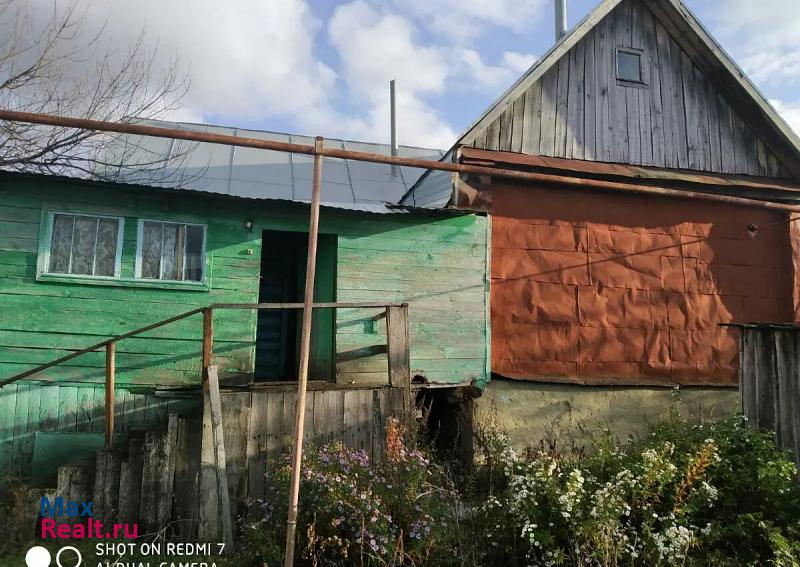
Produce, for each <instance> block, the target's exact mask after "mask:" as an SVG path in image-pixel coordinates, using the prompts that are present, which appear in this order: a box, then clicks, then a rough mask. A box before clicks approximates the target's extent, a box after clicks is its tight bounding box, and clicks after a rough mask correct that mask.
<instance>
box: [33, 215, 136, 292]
mask: <svg viewBox="0 0 800 567" xmlns="http://www.w3.org/2000/svg"><path fill="white" fill-rule="evenodd" d="M122 225H123V219H121V218H118V217H108V216H98V215H86V214H76V213H61V212H52V213H50V242H49V249H48V251H47V254H48V258H47V265H46V269H45V270H46V273H49V274H64V275H75V276H96V277H108V278H113V277H119V268H120V257H121V256H122Z"/></svg>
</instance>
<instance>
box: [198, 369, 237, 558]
mask: <svg viewBox="0 0 800 567" xmlns="http://www.w3.org/2000/svg"><path fill="white" fill-rule="evenodd" d="M203 398H204V400H205V404H204V415H203V441H202V449H201V476H200V510H199V527H198V534H199V535H200V537H201V539H203V538H205V537H208V536H209V535H210V536H211V537H213V538H215V539H216V540H218V541H223V542H225V543H226V544H228V545H230V544H232V543H233V524H232V522H231V506H230V499H229V493H228V474H227V457H226V454H225V437H224V426H223V423H222V419H223V418H222V401H221V398H220V393H219V378H218V374H217V367H216V366H209V367H208V369H207V372H206V387H205V388H204V392H203ZM205 410H208V411H207V413H206V411H205ZM206 490H209V491H211V492H213V493H215V495H216V496H210V495H207V494H204V491H206ZM204 541H211V540H209V539H204Z"/></svg>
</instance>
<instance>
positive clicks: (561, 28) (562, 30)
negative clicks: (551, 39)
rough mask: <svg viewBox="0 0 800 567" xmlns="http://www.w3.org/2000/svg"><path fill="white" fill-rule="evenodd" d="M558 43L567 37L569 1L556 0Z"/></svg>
mask: <svg viewBox="0 0 800 567" xmlns="http://www.w3.org/2000/svg"><path fill="white" fill-rule="evenodd" d="M555 9H556V41H558V40H560V39H561V38H562V37H564V36H565V35H567V0H555Z"/></svg>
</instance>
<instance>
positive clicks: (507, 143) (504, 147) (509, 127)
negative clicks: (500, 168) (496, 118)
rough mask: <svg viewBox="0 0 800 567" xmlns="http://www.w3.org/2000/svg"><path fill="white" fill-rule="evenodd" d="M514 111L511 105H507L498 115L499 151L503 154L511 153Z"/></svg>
mask: <svg viewBox="0 0 800 567" xmlns="http://www.w3.org/2000/svg"><path fill="white" fill-rule="evenodd" d="M513 112H514V109H513V107H512V105H510V104H509V105H508V106H507V107H506V109H505V110H504V111H503V114H501V115H500V148H499V149H500V150H501V151H504V152H508V151H511V134H512V131H513V127H514V126H513V122H514V115H513Z"/></svg>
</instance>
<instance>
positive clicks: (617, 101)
mask: <svg viewBox="0 0 800 567" xmlns="http://www.w3.org/2000/svg"><path fill="white" fill-rule="evenodd" d="M622 6H624V4H622V5H621V6H620V7H622ZM608 24H609V30H608V37H609V39H610V40H611V42H612V45H613V48H612V52H611V54H610V57H611V66H610V68H609V71H610V73H611V76H610V77H609V79H608V92H609V103H610V107H611V116H610V117H611V123H612V124H611V127H612V142H611V144H612V145H611V161H614V162H617V163H628V160H629V159H630V158H629V156H630V141H629V139H628V108H627V96H626V91H627V89H626V88H625V87H620V86H619V85H617V61H616V47H617V46H620V45H625V44H626V43H628V42H629V41H630V35H629V34H628V35H627V40H626V33H625V11H624V10H623V9H620V8H617V9H616V10H614V11H613V12H612V13H611V15H610V16H609V18H608Z"/></svg>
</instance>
